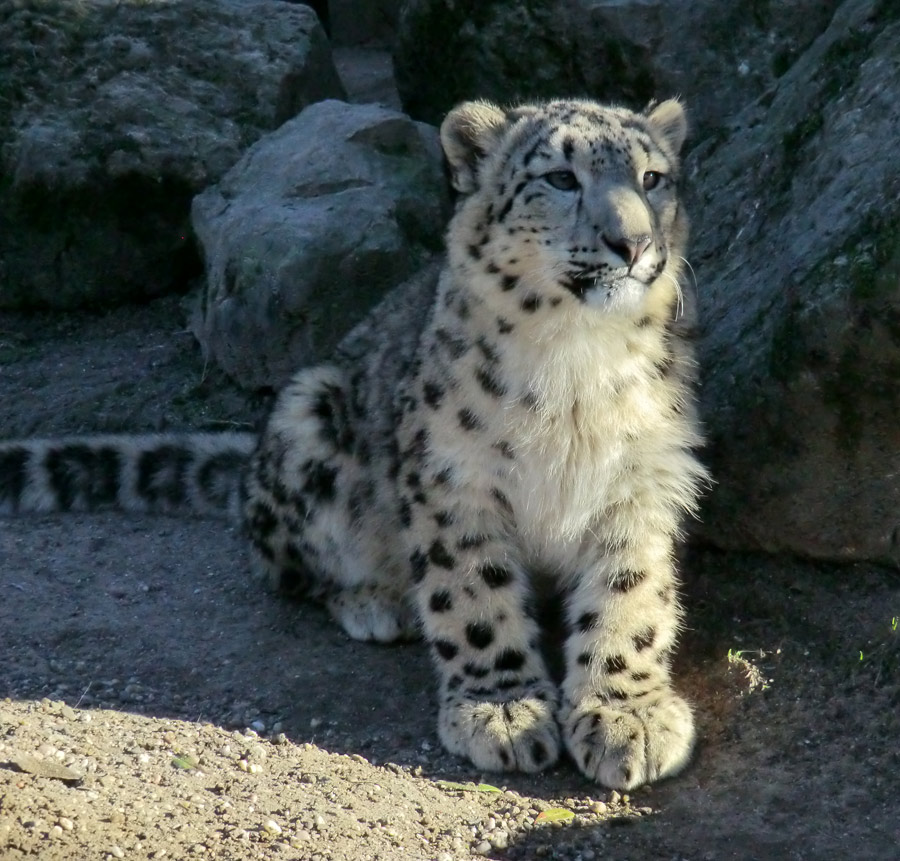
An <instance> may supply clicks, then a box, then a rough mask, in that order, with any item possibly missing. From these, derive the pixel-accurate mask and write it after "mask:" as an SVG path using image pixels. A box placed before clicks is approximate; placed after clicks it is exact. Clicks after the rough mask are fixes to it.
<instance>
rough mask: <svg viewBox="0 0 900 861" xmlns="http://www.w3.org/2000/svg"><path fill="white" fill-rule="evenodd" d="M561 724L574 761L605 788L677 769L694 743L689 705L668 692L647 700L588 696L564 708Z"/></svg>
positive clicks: (622, 786) (656, 777) (634, 783)
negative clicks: (649, 700) (644, 701)
mask: <svg viewBox="0 0 900 861" xmlns="http://www.w3.org/2000/svg"><path fill="white" fill-rule="evenodd" d="M561 723H562V726H563V738H564V739H565V743H566V747H567V748H568V749H569V752H570V754H571V755H572V758H573V759H574V760H575V763H576V764H577V765H578V767H579V768H580V769H581V771H582V772H584V774H585V775H587V776H588V777H589V778H591V780H596V781H597V782H598V783H601V784H603V785H604V786H607V787H609V788H610V789H633V788H634V787H636V786H640V785H642V784H645V783H652V782H654V781H656V780H659V779H661V778H663V777H668V776H670V775H672V774H675V773H677V772H678V771H680V770H681V769H682V768H684V766H685V765H686V764H687V762H688V760H689V759H690V755H691V750H692V748H693V743H694V718H693V715H692V714H691V708H690V706H689V705H688V704H687V703H686V702H685V700H683V699H682V698H681V697H680V696H678V695H677V694H675V693H674V692H672V691H666V692H664V693H663V694H662V695H661V696H660V697H658V698H657V699H655V700H654V701H653V702H652V703H650V704H646V705H645V704H637V703H629V704H624V703H615V704H613V703H610V702H609V701H602V700H600V699H599V698H596V697H591V698H589V699H587V700H584V701H582V702H581V703H579V704H578V705H576V706H572V707H570V708H569V709H568V710H565V711H564V713H563V714H562V715H561Z"/></svg>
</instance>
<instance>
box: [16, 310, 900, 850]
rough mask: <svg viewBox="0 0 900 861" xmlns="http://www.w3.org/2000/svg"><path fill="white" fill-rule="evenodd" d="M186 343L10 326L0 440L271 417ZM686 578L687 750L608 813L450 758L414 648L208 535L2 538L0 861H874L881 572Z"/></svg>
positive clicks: (229, 536) (102, 322) (788, 569)
mask: <svg viewBox="0 0 900 861" xmlns="http://www.w3.org/2000/svg"><path fill="white" fill-rule="evenodd" d="M183 321H184V314H183V311H182V308H181V307H180V304H179V302H178V300H176V299H166V300H163V301H160V302H157V303H155V304H154V305H151V306H147V307H144V308H125V309H120V310H118V311H114V312H111V313H109V314H105V315H94V316H90V315H84V316H69V317H66V318H57V317H53V316H51V315H38V316H13V315H5V316H4V317H3V319H2V320H0V426H2V428H3V432H4V435H5V436H9V437H13V436H19V435H36V434H57V433H61V432H82V431H90V430H95V431H119V430H135V431H137V430H150V429H159V428H169V427H172V428H175V427H204V428H216V427H233V426H236V425H237V426H252V425H253V424H254V423H255V422H256V421H257V420H258V418H259V416H260V414H261V413H262V411H263V410H264V409H265V402H264V401H265V399H260V398H257V399H248V398H247V397H246V396H245V395H244V394H242V393H241V392H239V391H237V390H236V389H234V388H233V387H231V386H230V385H229V384H228V382H227V381H226V380H224V379H223V378H222V377H221V375H219V374H217V373H216V372H215V371H214V370H211V369H209V368H204V365H203V361H202V358H201V357H200V355H199V351H198V350H197V348H196V346H195V344H194V342H193V340H192V338H191V337H190V335H189V334H187V333H186V332H185V329H184V322H183ZM683 568H684V572H685V603H686V606H687V610H688V616H687V618H688V629H687V630H686V631H685V634H684V636H683V639H682V646H681V649H680V652H679V659H678V678H679V683H680V685H681V687H682V688H683V690H684V691H685V692H686V693H687V694H688V695H689V696H690V697H691V698H692V699H693V700H694V702H695V703H696V710H697V715H698V720H699V725H700V738H701V741H700V744H699V746H698V750H697V755H696V757H695V761H694V762H693V763H692V765H691V766H690V767H689V768H688V770H687V771H686V772H685V773H684V774H682V775H681V776H679V777H677V778H675V779H672V780H669V781H667V782H665V783H663V784H661V785H659V786H656V787H653V788H645V789H641V790H639V791H636V792H634V793H631V796H630V797H628V796H620V795H618V794H617V793H609V792H607V791H605V790H603V789H602V788H600V787H597V786H594V785H591V784H589V783H587V782H586V781H585V780H584V779H583V778H582V777H581V776H580V775H579V774H578V773H577V771H576V770H575V769H574V767H573V766H572V765H571V764H570V763H569V762H567V761H563V762H561V763H560V764H559V765H558V766H557V767H556V768H554V769H552V770H551V771H549V772H547V773H545V774H542V775H540V776H537V777H525V776H520V775H511V774H488V773H479V772H477V771H475V770H474V769H473V768H472V767H471V766H470V765H469V764H468V763H466V762H463V761H460V760H458V759H456V758H455V757H452V756H450V755H448V754H446V753H444V752H443V751H442V750H441V748H440V745H439V743H438V740H437V737H436V733H435V715H436V707H435V703H434V700H433V692H434V691H433V683H432V678H431V674H430V668H429V662H428V656H427V654H426V653H425V650H424V649H423V648H422V646H421V645H416V644H413V645H406V646H397V647H377V646H367V645H363V644H359V643H355V642H353V641H351V640H349V639H348V638H347V637H346V636H344V634H343V633H342V632H340V631H339V630H338V629H337V628H336V627H334V626H333V625H332V624H331V623H330V622H329V620H328V619H327V617H326V615H325V614H324V613H323V612H322V611H321V610H319V609H317V608H315V607H311V606H307V605H303V604H291V603H288V602H284V601H282V600H279V599H278V598H276V597H275V596H272V595H270V594H268V593H267V592H265V591H264V590H262V589H261V588H260V587H259V585H258V584H257V583H255V582H253V581H252V580H251V579H250V578H249V575H248V565H247V561H246V558H245V551H244V548H243V546H242V543H241V541H240V538H239V536H238V535H236V533H235V531H234V529H233V528H232V527H230V526H229V525H228V524H226V523H221V522H217V521H203V520H198V521H192V522H180V521H178V520H175V519H172V518H163V517H156V518H154V517H145V518H140V519H136V518H129V517H125V516H117V515H103V516H92V517H88V516H61V517H50V518H40V517H39V518H15V519H6V520H3V521H0V697H3V699H2V700H0V858H2V859H3V861H7V859H19V858H25V857H33V858H41V859H47V861H56V859H59V861H63V859H65V861H70V859H76V861H80V859H101V858H135V859H144V858H154V859H156V858H163V857H165V858H193V857H208V858H221V859H254V858H270V857H271V858H284V859H335V861H338V859H348V861H350V859H352V861H362V859H405V858H413V859H456V858H467V857H470V856H473V855H474V856H483V857H489V858H497V859H501V858H510V859H529V858H551V859H572V861H575V859H582V861H589V859H593V858H601V857H603V858H615V859H691V861H693V859H702V861H715V859H727V858H737V859H810V861H813V859H815V861H821V859H849V858H864V859H894V858H896V857H897V853H898V848H897V847H898V845H900V744H898V742H900V629H897V630H895V629H894V627H893V625H892V620H894V619H896V618H897V617H900V578H898V576H897V573H896V572H892V571H886V570H883V569H878V568H875V567H865V566H853V567H832V566H825V565H813V564H805V563H801V562H798V561H795V560H790V559H772V558H767V557H761V556H738V555H726V554H723V553H719V552H717V551H715V550H712V549H709V548H698V547H695V548H691V549H690V550H689V551H688V552H687V553H686V558H685V560H684V565H683ZM894 624H896V622H895V623H894ZM480 783H486V784H489V785H490V787H492V788H494V789H497V790H499V791H490V790H488V789H484V788H482V790H481V791H478V790H477V788H476V787H477V785H478V784H480ZM460 785H469V788H466V789H460V788H459V786H460ZM557 809H561V810H565V811H568V812H569V813H571V814H574V816H572V817H570V818H568V819H567V820H565V821H562V822H553V821H547V820H548V818H549V819H550V820H552V819H553V815H552V814H551V815H550V816H549V817H548V816H547V815H546V811H553V810H557ZM542 812H543V813H544V816H543V817H542V816H541V813H542Z"/></svg>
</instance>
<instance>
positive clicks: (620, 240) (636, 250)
mask: <svg viewBox="0 0 900 861" xmlns="http://www.w3.org/2000/svg"><path fill="white" fill-rule="evenodd" d="M603 241H604V242H605V243H606V247H607V248H609V250H610V251H613V252H614V253H616V254H618V255H619V257H621V258H622V260H624V261H625V262H626V263H627V264H628V266H629V268H630V267H632V266H634V264H635V263H637V262H638V260H640V259H641V256H642V255H643V253H644V252H645V251H646V250H647V249H648V248H649V247H650V242H651V241H652V240H651V238H650V236H648V235H647V234H646V233H642V234H641V235H640V236H615V237H609V236H606V235H604V237H603Z"/></svg>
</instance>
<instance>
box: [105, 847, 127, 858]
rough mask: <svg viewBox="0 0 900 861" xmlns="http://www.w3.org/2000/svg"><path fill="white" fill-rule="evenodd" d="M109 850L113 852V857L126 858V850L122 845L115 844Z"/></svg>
mask: <svg viewBox="0 0 900 861" xmlns="http://www.w3.org/2000/svg"><path fill="white" fill-rule="evenodd" d="M109 851H110V852H111V853H112V855H113V857H115V858H124V857H125V851H124V850H123V849H122V847H121V846H113V847H112V849H110V850H109Z"/></svg>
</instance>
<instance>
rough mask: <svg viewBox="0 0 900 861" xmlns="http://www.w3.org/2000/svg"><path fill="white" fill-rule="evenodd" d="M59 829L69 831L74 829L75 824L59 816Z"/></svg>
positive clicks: (65, 817)
mask: <svg viewBox="0 0 900 861" xmlns="http://www.w3.org/2000/svg"><path fill="white" fill-rule="evenodd" d="M59 827H60V828H63V829H65V830H66V831H71V830H72V829H73V828H74V827H75V823H74V822H73V821H72V820H71V819H69V818H68V817H67V816H60V817H59Z"/></svg>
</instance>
